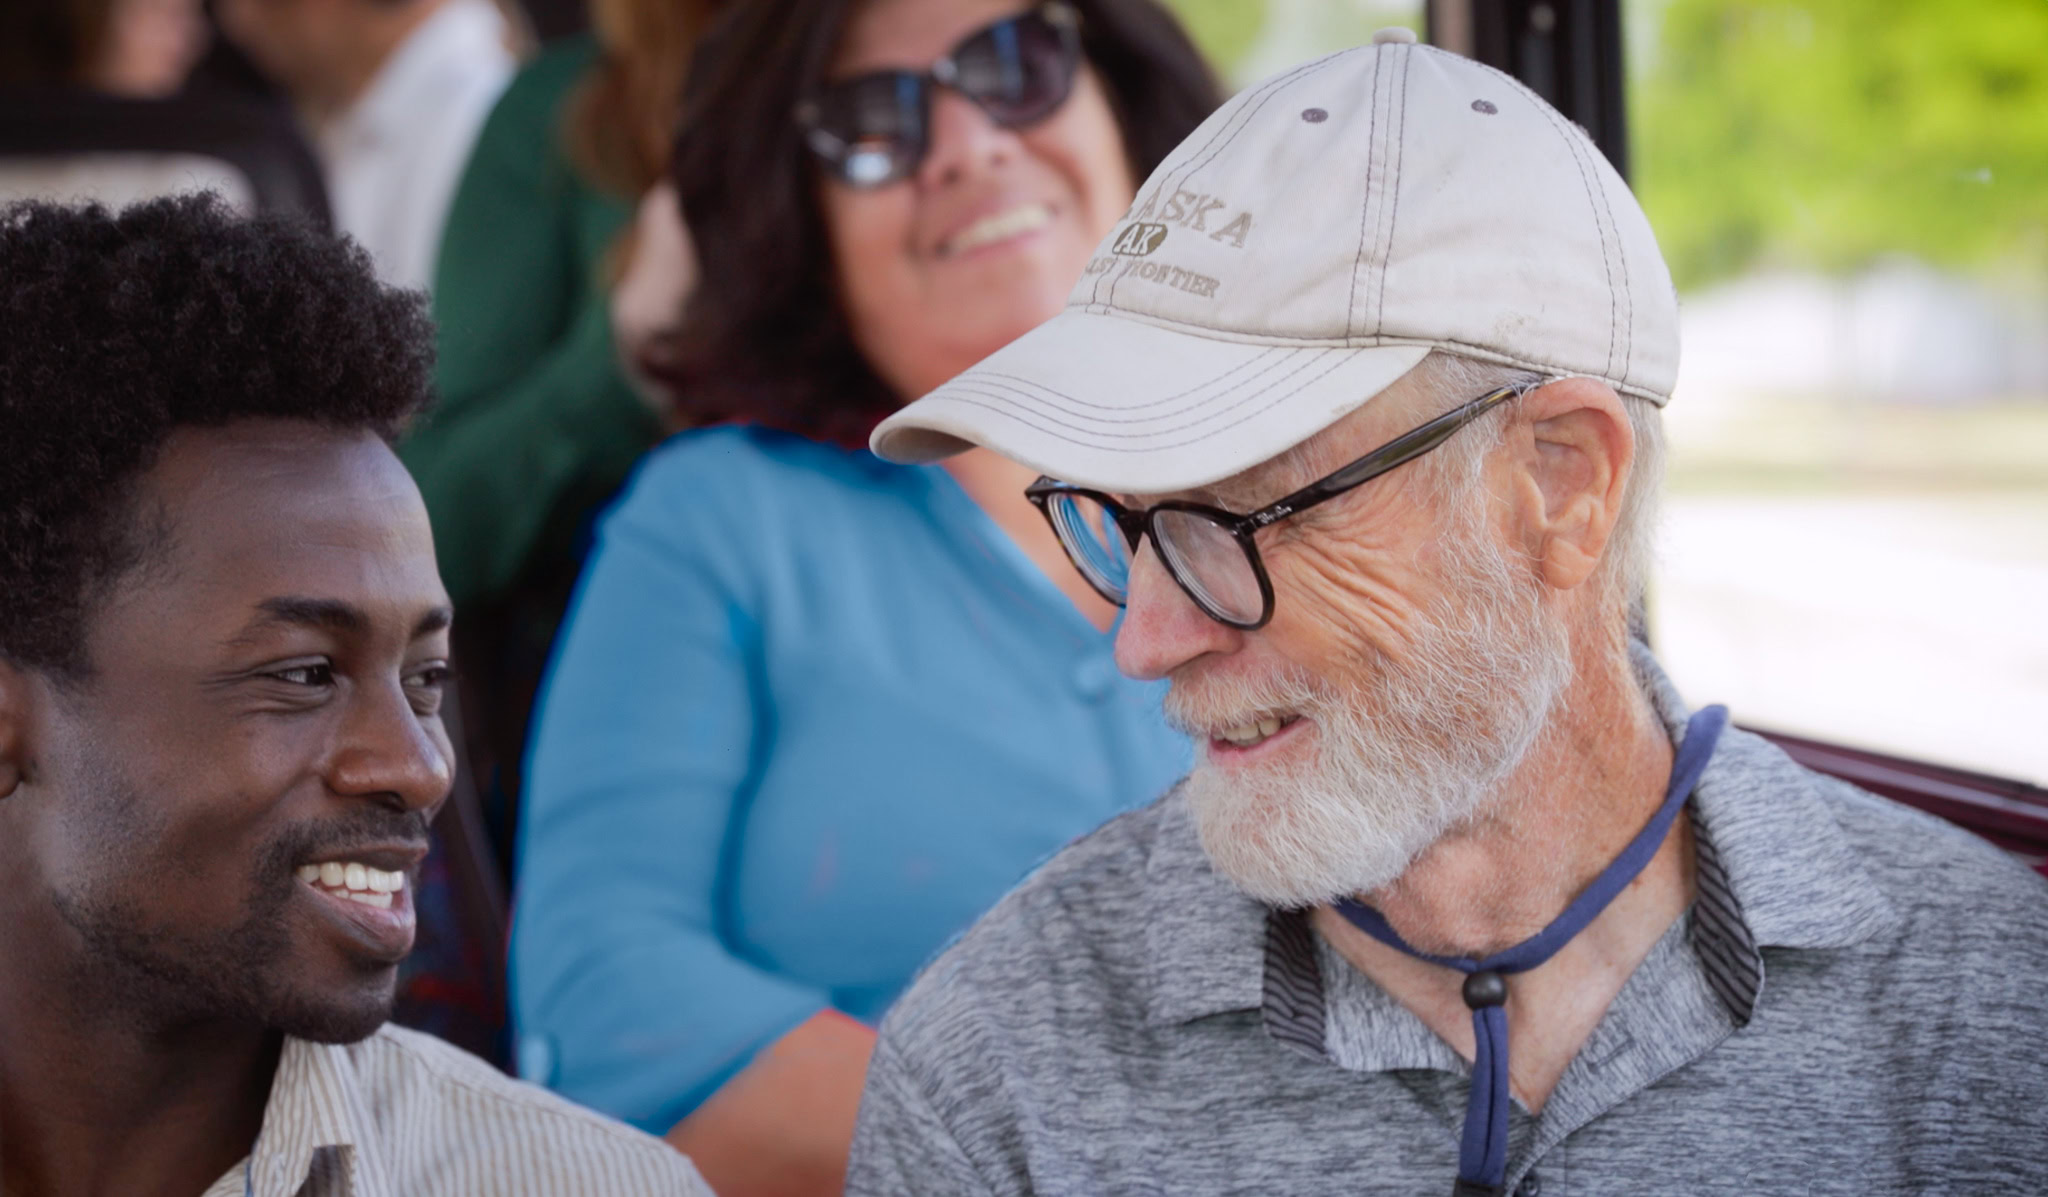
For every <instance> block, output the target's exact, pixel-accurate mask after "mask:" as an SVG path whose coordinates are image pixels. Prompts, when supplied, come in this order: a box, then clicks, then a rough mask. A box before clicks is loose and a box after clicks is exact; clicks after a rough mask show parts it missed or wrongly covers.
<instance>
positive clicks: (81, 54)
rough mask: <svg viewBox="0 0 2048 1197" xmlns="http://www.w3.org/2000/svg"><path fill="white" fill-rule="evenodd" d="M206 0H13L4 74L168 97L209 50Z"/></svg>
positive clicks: (1, 14) (3, 47) (7, 17)
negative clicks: (204, 11)
mask: <svg viewBox="0 0 2048 1197" xmlns="http://www.w3.org/2000/svg"><path fill="white" fill-rule="evenodd" d="M206 42H207V29H206V18H205V17H204V16H203V15H202V14H201V12H200V0H8V2H7V3H6V4H4V5H0V79H4V80H5V81H6V82H7V83H9V84H44V85H50V86H70V87H80V88H86V89H88V90H92V91H97V92H100V93H102V94H104V95H112V96H128V97H130V98H132V99H140V100H160V99H163V98H164V97H166V96H170V95H173V94H176V92H177V91H178V89H179V88H182V87H183V86H185V77H186V75H188V74H189V73H191V70H192V67H193V66H194V64H196V63H197V62H198V61H199V56H200V55H201V54H203V53H204V52H205V51H206Z"/></svg>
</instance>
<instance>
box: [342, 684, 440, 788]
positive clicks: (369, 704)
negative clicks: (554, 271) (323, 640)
mask: <svg viewBox="0 0 2048 1197" xmlns="http://www.w3.org/2000/svg"><path fill="white" fill-rule="evenodd" d="M340 737H341V739H340V742H339V744H337V746H336V748H335V751H334V755H333V757H332V763H331V765H330V767H329V771H328V772H329V777H328V784H329V785H330V786H331V787H332V788H333V789H334V791H335V792H336V793H338V794H342V795H345V796H349V797H359V798H371V799H377V798H382V799H383V800H384V801H385V802H386V803H388V804H390V805H393V806H402V807H404V808H405V809H407V810H418V811H427V812H429V813H431V812H432V811H433V810H435V809H436V808H438V807H439V806H440V805H441V801H442V800H443V799H445V798H446V797H448V791H449V790H450V789H452V788H453V787H454V784H455V764H454V759H453V750H452V748H451V747H450V745H449V742H448V737H447V733H446V732H445V731H442V730H441V727H440V724H439V722H438V721H431V722H430V721H428V720H425V719H422V718H421V717H420V715H419V714H418V713H417V712H415V711H414V710H413V708H412V702H411V700H410V699H409V698H408V697H407V696H406V693H405V687H404V686H403V685H402V684H401V683H399V682H398V681H396V680H393V681H392V682H391V683H390V684H389V685H381V686H371V685H365V686H363V687H362V688H361V689H359V690H358V691H357V692H356V694H355V696H354V700H353V703H352V705H351V709H350V711H349V715H348V718H347V719H346V720H345V721H344V722H343V724H342V727H341V731H340Z"/></svg>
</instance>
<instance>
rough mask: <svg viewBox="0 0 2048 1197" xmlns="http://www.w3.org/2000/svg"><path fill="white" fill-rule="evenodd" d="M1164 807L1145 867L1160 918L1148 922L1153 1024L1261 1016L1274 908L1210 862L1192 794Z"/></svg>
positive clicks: (1177, 793)
mask: <svg viewBox="0 0 2048 1197" xmlns="http://www.w3.org/2000/svg"><path fill="white" fill-rule="evenodd" d="M1160 801H1161V805H1162V808H1163V809H1162V810H1161V811H1160V820H1159V823H1158V832H1157V834H1156V835H1155V836H1154V838H1153V841H1152V846H1151V852H1150V854H1149V856H1148V858H1147V859H1146V862H1145V888H1146V890H1147V891H1148V892H1150V893H1151V894H1152V896H1153V901H1152V906H1153V912H1154V913H1153V914H1152V916H1151V918H1150V919H1148V920H1147V922H1146V924H1145V950H1146V960H1147V961H1148V962H1149V964H1148V967H1149V969H1150V970H1151V984H1150V986H1149V992H1148V994H1147V999H1148V1000H1147V1002H1146V1016H1147V1018H1146V1020H1147V1021H1148V1022H1149V1023H1151V1024H1153V1025H1155V1026H1170V1025H1173V1024H1176V1023H1184V1022H1192V1021H1194V1020H1195V1019H1198V1018H1207V1017H1209V1016H1210V1015H1213V1014H1223V1013H1226V1012H1229V1011H1233V1010H1256V1009H1258V1008H1259V1005H1260V1002H1261V1001H1262V1000H1263V997H1264V993H1265V979H1264V973H1265V968H1264V962H1265V958H1266V955H1267V943H1266V939H1267V934H1266V925H1267V914H1268V912H1267V908H1266V907H1265V905H1264V904H1262V903H1260V902H1258V901H1256V900H1254V899H1252V898H1250V897H1247V896H1246V895H1245V894H1244V893H1243V891H1241V890H1239V889H1238V888H1237V887H1236V886H1234V885H1232V884H1230V882H1228V881H1226V880H1225V879H1224V878H1223V877H1222V876H1221V875H1220V874H1218V873H1217V872H1216V869H1215V867H1214V866H1213V865H1211V864H1210V863H1209V857H1208V855H1207V854H1206V853H1204V852H1203V851H1202V843H1201V837H1200V836H1199V835H1198V834H1197V833H1196V831H1195V821H1194V815H1193V813H1192V812H1190V811H1189V810H1188V804H1187V795H1186V793H1185V792H1184V789H1183V788H1182V787H1178V786H1177V787H1175V788H1174V789H1173V790H1172V791H1171V792H1170V793H1168V794H1167V795H1166V797H1165V798H1163V799H1161V800H1160Z"/></svg>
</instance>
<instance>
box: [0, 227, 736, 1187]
mask: <svg viewBox="0 0 2048 1197" xmlns="http://www.w3.org/2000/svg"><path fill="white" fill-rule="evenodd" d="M0 330H4V331H0V874H4V876H5V877H6V878H7V884H6V886H5V887H4V889H0V1192H5V1193H7V1194H10V1195H13V1194H63V1195H67V1197H69V1195H73V1194H76V1195H80V1197H84V1195H90V1194H117V1193H118V1194H123V1195H124V1197H126V1195H133V1197H155V1195H159V1194H161V1195H165V1197H173V1195H175V1197H200V1195H201V1194H204V1195H205V1197H290V1195H294V1194H296V1195H298V1197H398V1195H401V1194H404V1195H412V1194H492V1195H494V1197H498V1195H512V1194H533V1195H535V1197H539V1195H542V1194H548V1195H552V1194H564V1193H577V1194H582V1193H607V1194H609V1193H619V1194H656V1193H660V1194H670V1193H680V1194H701V1193H705V1192H707V1190H705V1189H704V1188H703V1186H702V1182H701V1181H700V1180H699V1179H698V1177H697V1174H696V1172H695V1170H694V1169H693V1168H691V1166H690V1164H689V1162H688V1161H687V1160H686V1159H684V1158H683V1157H682V1156H681V1155H679V1154H677V1153H676V1152H674V1151H672V1150H671V1149H669V1148H668V1147H666V1146H664V1145H663V1144H661V1143H659V1142H657V1141H656V1140H654V1139H652V1138H649V1137H647V1136H645V1135H642V1134H640V1133H639V1132H637V1131H634V1130H631V1129H629V1128H627V1127H625V1126H622V1125H619V1124H617V1123H613V1122H609V1121H607V1120H605V1119H603V1118H601V1117H599V1116H598V1115H596V1114H593V1113H590V1112H588V1111H584V1110H581V1109H578V1108H577V1107H574V1106H571V1105H569V1104H568V1103H566V1102H563V1101H561V1100H560V1099H557V1098H555V1097H553V1096H552V1095H549V1094H547V1093H544V1092H542V1091H540V1090H538V1089H535V1088H532V1087H530V1086H527V1085H524V1084H521V1083H519V1082H516V1081H512V1080H509V1079H507V1078H505V1077H503V1076H501V1075H499V1074H498V1073H497V1072H495V1071H494V1070H493V1069H491V1068H490V1067H489V1066H488V1065H486V1064H484V1063H483V1062H482V1061H480V1060H477V1059H475V1058H473V1057H470V1056H467V1055H465V1054H463V1053H462V1052H460V1051H458V1050H456V1049H454V1048H452V1047H449V1046H448V1045H446V1044H443V1043H441V1042H440V1041H438V1040H435V1039H432V1038H429V1037H427V1036H423V1035H419V1034H416V1033H413V1032H409V1031H404V1030H400V1029H397V1028H394V1027H389V1026H386V1025H384V1024H385V1021H386V1019H387V1018H388V1017H389V1015H390V1011H391V1003H392V997H393V990H394V985H395V982H396V977H397V968H398V963H399V961H400V960H401V959H402V958H403V957H404V956H405V954H406V952H407V951H408V950H409V949H410V947H411V945H412V939H413V925H414V916H413V908H412V902H411V893H412V887H413V884H414V881H415V880H416V873H415V870H416V868H417V866H418V865H419V862H420V859H421V858H422V857H423V856H424V855H425V853H426V850H427V829H428V826H429V824H430V823H431V821H432V818H433V814H434V812H435V810H436V809H437V808H438V807H439V806H440V804H441V802H442V800H443V799H444V798H445V797H446V795H447V793H448V790H449V786H450V779H451V769H452V766H451V763H450V762H451V750H450V746H449V741H448V734H447V731H446V730H445V729H444V728H443V726H442V723H441V718H440V715H439V706H440V702H441V695H442V688H443V686H444V684H445V683H446V680H447V676H448V664H447V656H448V626H449V621H450V615H451V613H450V611H449V608H448V600H447V596H446V594H445V593H444V592H443V590H442V588H441V582H440V579H439V578H438V577H437V576H436V573H435V566H434V550H433V544H432V541H431V537H430V534H429V532H428V527H427V517H426V511H425V509H424V508H423V507H422V505H421V502H420V497H419V492H418V491H417V490H416V489H415V488H414V487H413V484H412V481H411V479H410V478H409V477H408V476H407V474H406V472H405V469H404V468H403V467H402V466H401V465H400V464H399V462H398V459H397V457H395V456H394V455H393V454H392V451H391V447H390V446H391V442H392V441H393V439H394V438H396V437H397V436H398V434H399V432H400V430H401V429H402V428H403V427H404V425H405V424H406V423H407V421H408V420H410V419H411V418H412V417H413V416H414V415H415V414H417V412H418V410H419V408H420V407H421V405H422V403H423V401H424V399H425V397H426V394H427V386H428V382H427V380H428V367H429V362H428V356H429V351H428V344H429V334H428V328H427V321H426V318H425V316H424V315H423V314H422V310H421V307H420V301H419V299H418V298H417V297H416V296H413V295H409V294H406V293H402V292H398V291H393V290H389V289H386V288H383V287H381V286H379V285H378V284H377V282H376V281H375V280H374V278H373V276H372V273H371V267H370V264H369V261H368V259H367V258H366V257H365V255H364V254H363V253H362V251H361V250H360V249H357V248H355V247H353V246H352V245H350V244H348V243H346V242H342V241H337V240H332V239H329V238H327V237H324V236H322V235H319V234H316V233H314V232H312V231H311V230H309V229H307V228H305V227H302V226H299V225H294V224H288V223H282V222H277V221H265V220H256V221H248V220H243V219H240V218H238V217H236V216H234V215H232V214H231V213H229V212H228V211H227V210H226V209H225V208H224V207H223V206H222V205H221V204H220V203H219V202H218V201H215V200H212V199H209V198H205V197H186V198H180V199H171V200H159V201H155V202H152V203H149V204H144V205H139V206H137V207H134V208H130V209H128V210H126V211H125V212H122V213H120V214H119V215H111V214H109V213H108V212H107V211H105V210H104V209H100V208H83V209H69V208H60V207H54V206H48V205H34V204H32V205H25V206H18V207H14V208H11V209H0Z"/></svg>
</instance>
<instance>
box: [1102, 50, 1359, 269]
mask: <svg viewBox="0 0 2048 1197" xmlns="http://www.w3.org/2000/svg"><path fill="white" fill-rule="evenodd" d="M1342 53H1343V51H1339V52H1338V54H1342ZM1338 54H1326V55H1324V56H1323V57H1321V58H1318V59H1316V60H1315V61H1314V62H1305V63H1302V64H1301V65H1300V66H1298V67H1295V68H1294V69H1293V70H1291V71H1288V72H1286V73H1285V74H1282V75H1279V76H1276V77H1274V78H1273V79H1271V80H1269V81H1268V82H1269V83H1270V84H1271V86H1270V87H1268V88H1267V89H1266V94H1265V95H1262V96H1260V97H1259V98H1258V100H1257V101H1256V102H1253V101H1249V100H1247V102H1246V104H1245V106H1244V107H1243V108H1242V109H1240V110H1239V114H1240V115H1241V116H1243V118H1244V119H1243V120H1241V121H1236V126H1237V127H1236V128H1230V125H1231V123H1232V122H1230V121H1226V122H1224V127H1225V128H1226V129H1229V135H1228V136H1226V137H1224V138H1223V140H1222V141H1221V142H1220V143H1219V142H1217V141H1216V140H1215V139H1214V138H1211V139H1210V145H1208V146H1205V147H1203V148H1202V149H1201V150H1198V151H1196V153H1195V156H1194V157H1195V159H1197V160H1191V161H1190V162H1189V163H1188V165H1187V166H1186V168H1185V169H1183V170H1182V171H1181V172H1180V180H1179V182H1177V183H1175V184H1174V190H1175V191H1176V192H1177V191H1179V190H1180V188H1181V186H1182V185H1184V184H1186V183H1187V182H1188V181H1189V180H1191V179H1193V178H1194V177H1195V175H1196V174H1197V173H1198V172H1200V171H1201V170H1202V169H1203V168H1204V167H1206V166H1208V165H1209V164H1210V163H1212V162H1214V161H1215V160H1216V159H1217V157H1218V156H1220V155H1221V154H1222V153H1223V151H1224V150H1227V149H1229V148H1230V145H1231V143H1232V142H1234V141H1236V140H1237V137H1238V134H1240V133H1243V132H1244V131H1245V130H1246V129H1247V128H1249V127H1250V126H1251V123H1252V118H1254V117H1256V116H1257V115H1258V114H1259V110H1260V109H1262V108H1264V107H1265V106H1266V104H1267V103H1268V102H1269V101H1271V100H1272V98H1273V97H1274V96H1276V95H1278V94H1280V89H1281V88H1282V87H1283V86H1284V85H1286V84H1288V83H1292V82H1293V81H1294V80H1295V79H1296V78H1298V77H1300V76H1302V75H1305V74H1309V73H1313V72H1314V71H1317V70H1320V69H1322V68H1323V67H1325V66H1328V65H1329V64H1330V62H1331V61H1332V60H1334V59H1336V58H1337V57H1338ZM1234 119H1235V118H1233V120H1234ZM1219 132H1221V131H1220V130H1219ZM1203 155H1207V157H1203ZM1129 274H1130V268H1129V267H1128V266H1126V267H1125V268H1124V269H1123V270H1121V271H1119V272H1118V273H1117V275H1116V277H1115V278H1113V279H1111V280H1110V281H1109V297H1108V298H1107V299H1105V300H1103V302H1104V303H1108V304H1114V303H1116V288H1117V284H1118V283H1121V282H1123V281H1124V279H1125V278H1126V277H1127V276H1128V275H1129Z"/></svg>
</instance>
